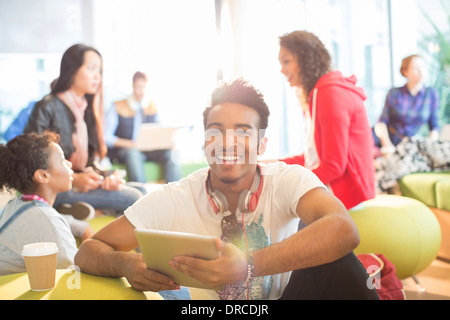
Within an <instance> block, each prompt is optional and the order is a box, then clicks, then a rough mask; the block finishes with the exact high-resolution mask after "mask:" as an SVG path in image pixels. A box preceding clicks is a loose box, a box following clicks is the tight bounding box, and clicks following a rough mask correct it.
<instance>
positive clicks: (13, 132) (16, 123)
mask: <svg viewBox="0 0 450 320" xmlns="http://www.w3.org/2000/svg"><path fill="white" fill-rule="evenodd" d="M35 104H36V101H31V102H30V103H29V104H28V106H26V107H25V108H23V109H22V110H20V112H19V114H18V115H17V117H16V118H15V119H14V120H13V122H11V124H10V125H9V127H8V129H6V131H5V133H4V135H3V137H4V138H5V140H6V142H8V141H9V140H11V139H13V138H15V137H17V136H18V135H20V134H22V133H23V129H24V128H25V126H26V125H27V122H28V118H29V117H30V114H31V111H32V110H33V108H34V105H35Z"/></svg>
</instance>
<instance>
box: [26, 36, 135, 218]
mask: <svg viewBox="0 0 450 320" xmlns="http://www.w3.org/2000/svg"><path fill="white" fill-rule="evenodd" d="M101 83H102V58H101V55H100V53H99V52H98V51H97V50H96V49H95V48H93V47H89V46H86V45H84V44H75V45H73V46H71V47H70V48H68V49H67V50H66V51H65V52H64V54H63V57H62V60H61V68H60V74H59V77H58V79H57V81H56V83H55V84H54V86H53V87H52V90H51V93H50V94H49V95H47V96H45V97H44V98H43V99H42V100H40V101H38V102H37V103H36V105H35V106H34V108H33V111H32V113H31V116H30V118H29V120H28V123H27V125H26V127H25V130H24V132H25V133H29V132H37V133H42V132H44V131H46V130H50V131H53V132H56V133H58V134H59V136H60V139H61V147H62V149H63V151H64V156H65V158H66V159H67V160H69V161H70V162H71V163H72V169H73V170H74V171H75V173H74V175H73V187H72V189H71V190H69V191H66V192H62V193H59V194H58V196H57V197H56V200H55V203H54V206H55V208H57V210H61V209H60V208H59V207H60V206H61V205H62V204H69V205H70V204H74V203H76V202H80V201H81V202H86V203H88V204H90V205H91V206H92V207H94V208H95V209H100V210H108V211H113V214H116V215H119V214H122V213H123V212H124V211H125V209H126V208H128V207H129V206H130V205H132V204H133V203H134V202H136V201H137V200H138V199H139V198H140V197H141V196H142V193H141V192H140V191H139V190H138V189H136V188H133V187H130V186H127V185H125V184H124V182H123V181H122V180H121V179H119V178H118V177H117V176H116V175H115V173H113V174H107V173H105V172H103V171H101V170H98V168H97V166H96V163H97V162H98V161H99V160H100V159H102V158H103V157H104V156H105V155H106V152H107V149H106V145H105V143H104V139H103V128H102V123H101V115H100V114H99V110H100V107H99V105H97V104H96V103H97V102H98V101H99V100H98V99H97V97H98V95H101ZM62 209H66V210H64V211H65V212H67V208H62ZM69 209H70V208H69Z"/></svg>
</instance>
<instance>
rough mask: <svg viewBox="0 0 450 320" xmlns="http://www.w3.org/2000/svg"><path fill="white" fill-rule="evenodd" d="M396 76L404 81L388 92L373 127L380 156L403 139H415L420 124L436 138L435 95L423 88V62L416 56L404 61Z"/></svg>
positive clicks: (424, 72)
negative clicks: (398, 74) (400, 76)
mask: <svg viewBox="0 0 450 320" xmlns="http://www.w3.org/2000/svg"><path fill="white" fill-rule="evenodd" d="M400 73H401V74H402V76H404V77H405V78H406V80H407V82H406V84H405V85H404V86H402V87H399V88H392V89H391V90H389V92H388V94H387V96H386V102H385V104H384V108H383V111H382V112H381V115H380V119H379V121H378V123H377V124H376V125H375V128H374V129H375V133H376V135H377V136H378V138H379V140H380V147H381V149H382V154H383V153H388V154H389V153H391V152H393V151H394V150H395V149H394V147H395V146H396V145H397V144H399V143H400V141H402V139H403V138H405V137H413V136H415V135H416V134H418V133H419V131H420V129H421V128H422V127H423V126H424V125H426V126H427V127H428V129H429V136H430V137H431V138H433V139H437V138H438V137H439V118H438V111H439V93H438V91H437V90H436V89H435V88H433V87H427V86H425V79H426V77H425V76H426V68H425V61H424V59H423V58H422V57H421V56H420V55H417V54H414V55H410V56H408V57H406V58H404V59H403V60H402V65H401V67H400ZM383 150H385V151H383ZM389 150H391V152H389Z"/></svg>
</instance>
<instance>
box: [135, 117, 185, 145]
mask: <svg viewBox="0 0 450 320" xmlns="http://www.w3.org/2000/svg"><path fill="white" fill-rule="evenodd" d="M179 128H180V127H175V126H165V125H162V124H159V123H143V124H141V126H140V128H139V133H138V136H137V138H136V141H135V147H136V149H138V150H140V151H154V150H167V149H172V148H173V147H174V145H175V144H174V137H175V133H176V131H177V130H178V129H179Z"/></svg>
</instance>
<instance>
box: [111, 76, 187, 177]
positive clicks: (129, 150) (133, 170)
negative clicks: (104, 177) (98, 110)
mask: <svg viewBox="0 0 450 320" xmlns="http://www.w3.org/2000/svg"><path fill="white" fill-rule="evenodd" d="M147 84H148V78H147V75H146V74H145V73H143V72H140V71H138V72H136V73H135V74H134V76H133V93H132V94H131V95H130V96H129V97H128V98H126V99H124V100H120V101H116V102H114V104H113V106H112V107H111V108H110V110H109V111H108V112H107V113H106V120H105V140H106V144H107V146H108V157H109V158H110V159H111V161H114V160H118V161H119V162H120V163H124V164H125V167H126V170H127V175H128V180H129V181H136V182H141V183H145V182H147V178H146V175H145V170H144V162H145V161H153V162H157V163H159V164H160V165H162V166H163V168H164V176H165V180H166V182H172V181H178V180H179V179H180V177H181V171H180V167H179V165H177V164H175V163H174V161H173V160H172V150H154V151H146V152H141V151H139V150H138V149H136V148H135V146H134V141H135V139H136V138H137V135H138V133H139V128H140V125H141V124H142V123H155V122H158V110H157V108H156V105H155V103H154V101H147V100H145V96H146V88H147Z"/></svg>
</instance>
